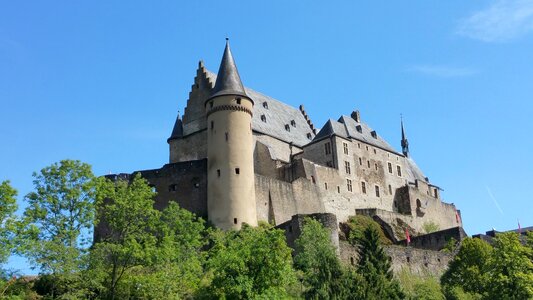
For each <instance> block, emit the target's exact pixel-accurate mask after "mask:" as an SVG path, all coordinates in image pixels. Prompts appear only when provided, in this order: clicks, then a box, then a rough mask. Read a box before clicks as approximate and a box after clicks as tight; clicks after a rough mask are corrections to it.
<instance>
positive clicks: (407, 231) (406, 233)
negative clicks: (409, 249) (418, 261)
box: [405, 228, 411, 245]
mask: <svg viewBox="0 0 533 300" xmlns="http://www.w3.org/2000/svg"><path fill="white" fill-rule="evenodd" d="M405 240H406V241H407V245H409V243H411V236H410V235H409V229H407V228H405Z"/></svg>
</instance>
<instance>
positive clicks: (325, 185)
mask: <svg viewBox="0 0 533 300" xmlns="http://www.w3.org/2000/svg"><path fill="white" fill-rule="evenodd" d="M324 188H325V189H326V190H327V189H328V183H327V182H324Z"/></svg>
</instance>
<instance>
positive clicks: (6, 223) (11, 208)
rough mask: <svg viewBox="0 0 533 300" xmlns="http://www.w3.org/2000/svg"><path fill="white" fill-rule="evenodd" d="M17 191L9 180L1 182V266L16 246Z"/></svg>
mask: <svg viewBox="0 0 533 300" xmlns="http://www.w3.org/2000/svg"><path fill="white" fill-rule="evenodd" d="M16 197H17V191H16V190H15V189H14V188H12V187H11V185H10V183H9V181H4V182H2V183H0V266H1V265H2V263H5V262H6V261H7V259H8V257H9V256H10V255H11V253H12V252H13V249H14V247H15V243H14V235H15V224H16V222H15V220H16V219H15V211H17V200H16Z"/></svg>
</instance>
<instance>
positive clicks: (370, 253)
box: [358, 227, 405, 299]
mask: <svg viewBox="0 0 533 300" xmlns="http://www.w3.org/2000/svg"><path fill="white" fill-rule="evenodd" d="M363 234H364V236H363V238H362V239H361V240H360V241H359V244H358V247H359V267H358V272H359V274H361V276H362V277H363V278H364V280H365V281H366V284H365V291H364V298H365V299H402V298H404V297H405V295H404V294H403V292H402V291H401V288H400V285H399V283H398V282H397V281H396V280H395V279H394V278H393V273H392V268H391V259H390V257H389V256H388V255H387V254H386V253H385V251H384V250H383V247H381V245H380V242H379V233H378V231H377V230H376V229H375V228H373V227H367V228H366V229H365V231H364V232H363Z"/></svg>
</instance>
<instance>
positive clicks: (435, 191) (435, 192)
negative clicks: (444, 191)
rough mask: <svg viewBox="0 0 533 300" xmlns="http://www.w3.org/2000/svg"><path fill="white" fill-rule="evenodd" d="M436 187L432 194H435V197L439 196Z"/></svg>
mask: <svg viewBox="0 0 533 300" xmlns="http://www.w3.org/2000/svg"><path fill="white" fill-rule="evenodd" d="M437 193H438V192H437V189H434V190H433V195H434V196H435V198H439V194H437Z"/></svg>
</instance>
